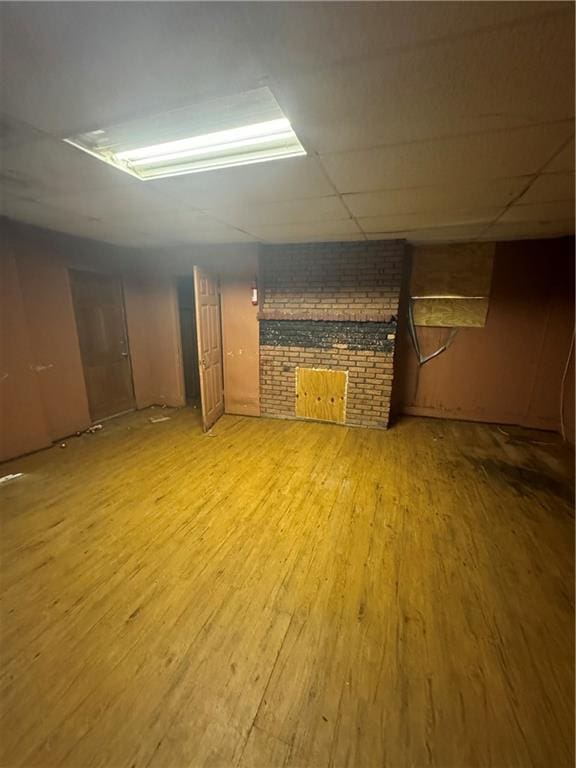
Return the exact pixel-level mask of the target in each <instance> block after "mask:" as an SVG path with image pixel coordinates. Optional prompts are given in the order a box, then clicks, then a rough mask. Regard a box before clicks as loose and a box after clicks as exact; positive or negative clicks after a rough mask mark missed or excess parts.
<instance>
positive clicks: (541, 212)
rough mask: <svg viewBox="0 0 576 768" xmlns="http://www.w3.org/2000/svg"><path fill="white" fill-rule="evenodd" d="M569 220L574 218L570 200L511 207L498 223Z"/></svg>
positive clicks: (572, 203)
mask: <svg viewBox="0 0 576 768" xmlns="http://www.w3.org/2000/svg"><path fill="white" fill-rule="evenodd" d="M570 218H574V202H573V201H572V200H564V201H562V200H560V201H556V202H548V203H532V204H530V205H512V206H510V208H508V210H507V211H506V212H505V213H504V214H503V215H502V217H501V218H500V221H501V222H507V221H518V222H520V221H532V222H537V223H546V222H549V221H563V220H564V219H570Z"/></svg>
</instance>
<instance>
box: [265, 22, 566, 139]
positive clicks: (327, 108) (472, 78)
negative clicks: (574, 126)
mask: <svg viewBox="0 0 576 768" xmlns="http://www.w3.org/2000/svg"><path fill="white" fill-rule="evenodd" d="M535 50H546V51H547V62H546V66H544V67H543V66H542V62H541V59H540V57H539V56H535V55H534V51H535ZM573 56H574V40H573V29H572V28H571V26H570V25H567V24H566V17H565V16H554V17H550V18H546V19H544V20H542V19H539V20H537V21H534V22H533V23H532V24H530V25H527V24H523V25H520V26H511V27H505V28H499V29H492V30H487V31H485V32H484V33H483V34H481V35H480V34H479V35H476V36H473V37H465V38H462V39H459V40H457V41H454V40H450V39H447V40H445V41H443V42H442V43H441V44H440V43H438V44H436V45H434V46H428V47H423V48H419V49H413V48H410V49H403V50H402V51H399V52H397V53H394V54H393V55H388V56H386V57H384V58H371V59H367V58H362V59H361V60H357V61H354V62H346V63H341V64H335V65H333V66H332V67H331V68H330V69H322V68H316V69H313V70H311V71H308V72H304V73H298V69H296V71H295V72H292V71H288V72H283V73H280V74H279V76H278V77H277V78H276V82H277V87H278V97H279V99H280V102H281V103H282V106H283V107H284V109H285V110H286V113H287V114H288V115H289V117H290V119H291V121H292V124H293V126H294V129H295V130H296V132H297V133H298V135H299V136H300V138H301V140H303V142H304V145H305V146H307V147H309V148H310V149H312V150H314V151H316V152H319V153H320V154H327V153H332V152H340V151H344V150H349V149H359V148H367V149H368V148H373V147H376V146H383V145H386V144H399V143H406V142H408V141H421V140H424V139H430V138H438V137H444V136H456V135H465V134H470V133H481V132H488V131H498V130H503V129H509V128H515V127H523V126H530V125H535V124H538V123H549V122H552V121H555V120H562V119H571V118H572V117H573V116H574V77H573V64H572V61H573ZM503 72H505V73H506V76H505V77H503V76H502V73H503ZM359 115H361V116H362V119H358V116H359Z"/></svg>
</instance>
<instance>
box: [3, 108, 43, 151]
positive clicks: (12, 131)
mask: <svg viewBox="0 0 576 768" xmlns="http://www.w3.org/2000/svg"><path fill="white" fill-rule="evenodd" d="M45 138H46V134H44V133H41V132H40V131H37V130H35V129H34V128H32V126H30V125H26V124H25V123H22V122H20V121H19V120H14V118H13V117H10V115H4V114H2V113H1V112H0V149H8V148H9V147H15V146H17V145H18V144H29V143H31V142H33V141H39V140H40V139H45Z"/></svg>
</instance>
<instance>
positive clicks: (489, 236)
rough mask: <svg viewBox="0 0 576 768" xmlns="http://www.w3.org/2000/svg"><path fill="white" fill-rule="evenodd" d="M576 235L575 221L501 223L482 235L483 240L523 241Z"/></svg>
mask: <svg viewBox="0 0 576 768" xmlns="http://www.w3.org/2000/svg"><path fill="white" fill-rule="evenodd" d="M571 234H574V219H568V220H566V221H541V222H539V221H532V222H519V221H499V222H497V223H496V224H493V225H492V226H491V227H490V228H489V229H487V230H486V231H485V232H483V233H482V237H481V239H482V240H521V239H523V238H533V237H535V238H537V237H542V238H546V237H561V236H565V235H571Z"/></svg>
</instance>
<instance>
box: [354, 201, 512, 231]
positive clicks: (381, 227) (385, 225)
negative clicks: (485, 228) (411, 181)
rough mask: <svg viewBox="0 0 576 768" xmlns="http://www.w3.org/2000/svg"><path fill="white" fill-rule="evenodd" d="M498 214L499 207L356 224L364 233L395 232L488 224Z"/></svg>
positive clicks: (401, 215)
mask: <svg viewBox="0 0 576 768" xmlns="http://www.w3.org/2000/svg"><path fill="white" fill-rule="evenodd" d="M500 213H502V208H501V207H498V208H484V209H482V208H479V209H477V210H476V211H452V212H446V211H445V212H444V213H436V212H434V213H399V214H396V215H395V216H372V217H370V218H367V219H358V224H359V225H360V227H361V228H362V230H363V231H364V232H366V233H368V232H370V233H372V232H396V231H401V230H415V229H429V228H432V227H448V226H452V225H459V224H477V223H481V222H489V221H494V219H496V218H498V216H499V214H500Z"/></svg>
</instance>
